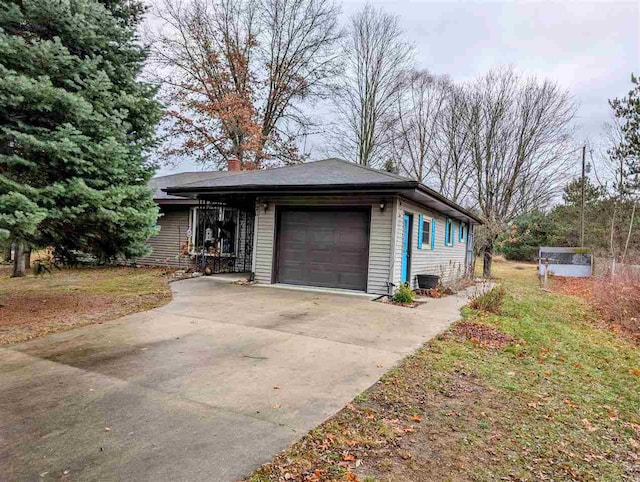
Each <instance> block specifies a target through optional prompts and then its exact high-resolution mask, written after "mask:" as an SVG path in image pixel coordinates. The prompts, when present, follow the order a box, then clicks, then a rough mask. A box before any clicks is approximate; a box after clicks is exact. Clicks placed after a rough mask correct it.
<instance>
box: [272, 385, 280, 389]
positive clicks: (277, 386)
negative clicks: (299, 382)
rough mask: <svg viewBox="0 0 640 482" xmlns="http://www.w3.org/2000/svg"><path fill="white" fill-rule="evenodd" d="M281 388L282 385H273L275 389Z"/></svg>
mask: <svg viewBox="0 0 640 482" xmlns="http://www.w3.org/2000/svg"><path fill="white" fill-rule="evenodd" d="M280 388H281V387H280V385H274V386H273V389H274V390H280Z"/></svg>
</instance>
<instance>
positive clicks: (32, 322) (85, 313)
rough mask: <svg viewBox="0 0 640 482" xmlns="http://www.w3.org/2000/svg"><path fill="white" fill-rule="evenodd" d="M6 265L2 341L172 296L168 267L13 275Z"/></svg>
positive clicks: (1, 286)
mask: <svg viewBox="0 0 640 482" xmlns="http://www.w3.org/2000/svg"><path fill="white" fill-rule="evenodd" d="M9 275H10V268H9V267H8V266H6V265H5V266H2V267H0V345H6V344H9V343H15V342H20V341H26V340H29V339H31V338H35V337H38V336H43V335H46V334H49V333H53V332H57V331H63V330H67V329H70V328H74V327H77V326H82V325H86V324H90V323H102V322H104V321H108V320H112V319H115V318H118V317H120V316H124V315H127V314H130V313H134V312H137V311H143V310H147V309H151V308H154V307H157V306H161V305H163V304H166V303H168V302H169V301H170V300H171V290H170V289H169V282H168V277H167V276H166V274H165V270H163V269H157V268H126V267H108V268H74V269H67V268H64V269H62V270H53V272H52V273H51V274H46V275H44V276H34V275H33V274H29V275H28V276H26V277H23V278H10V277H9Z"/></svg>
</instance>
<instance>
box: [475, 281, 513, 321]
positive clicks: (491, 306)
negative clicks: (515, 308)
mask: <svg viewBox="0 0 640 482" xmlns="http://www.w3.org/2000/svg"><path fill="white" fill-rule="evenodd" d="M506 294H507V292H506V290H505V289H504V288H503V287H502V286H496V287H495V288H492V289H491V290H489V291H487V292H486V293H484V294H482V295H480V296H478V297H476V298H474V299H472V300H471V302H470V303H469V307H471V308H472V309H474V310H480V311H486V312H488V313H495V314H498V313H500V310H501V309H502V302H503V301H504V297H505V295H506Z"/></svg>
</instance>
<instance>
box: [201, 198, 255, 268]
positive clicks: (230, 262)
mask: <svg viewBox="0 0 640 482" xmlns="http://www.w3.org/2000/svg"><path fill="white" fill-rule="evenodd" d="M194 216H195V219H194V221H195V222H194V223H193V224H192V225H193V226H194V227H195V229H194V232H192V233H191V239H192V242H193V252H194V253H195V258H196V259H195V265H196V269H197V270H198V271H200V272H206V271H207V268H209V270H210V271H211V273H247V272H250V271H252V266H251V263H252V259H253V230H254V220H255V204H254V203H237V204H236V203H232V202H217V201H208V200H205V199H202V200H200V201H199V204H198V207H197V209H196V211H195V215H194Z"/></svg>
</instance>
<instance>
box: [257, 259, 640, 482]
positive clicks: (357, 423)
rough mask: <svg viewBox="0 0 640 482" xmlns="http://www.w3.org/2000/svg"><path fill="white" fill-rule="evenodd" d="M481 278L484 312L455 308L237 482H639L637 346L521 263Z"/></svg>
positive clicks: (498, 266)
mask: <svg viewBox="0 0 640 482" xmlns="http://www.w3.org/2000/svg"><path fill="white" fill-rule="evenodd" d="M494 273H495V276H496V277H497V278H498V279H499V280H500V282H501V284H502V285H503V286H504V288H505V289H506V292H507V296H506V297H505V300H504V303H503V306H502V309H501V310H500V312H499V313H498V314H490V313H486V312H482V311H476V310H471V309H469V308H465V309H464V310H463V321H462V322H461V324H459V325H458V326H457V327H455V326H454V328H453V329H452V330H450V331H449V332H447V333H445V334H444V335H442V336H440V337H439V338H437V339H436V340H433V341H432V342H430V343H428V344H426V345H425V346H424V347H423V348H421V349H420V350H419V351H418V352H417V353H416V354H414V355H412V356H410V357H408V358H407V359H405V360H404V361H403V362H402V363H401V364H400V365H399V366H397V367H396V368H394V369H393V370H391V371H390V372H388V373H387V374H386V375H385V376H384V377H383V378H382V380H381V381H380V382H379V383H377V384H376V385H374V386H373V387H371V388H370V389H369V390H368V391H366V392H365V393H363V394H361V395H359V396H358V397H356V399H355V400H354V401H353V402H352V403H351V404H349V405H348V406H347V407H346V408H345V409H343V410H342V411H341V412H340V413H338V414H337V415H336V416H335V417H333V418H331V419H330V420H328V421H327V422H325V423H324V424H323V425H321V426H320V427H318V428H316V429H315V430H313V431H312V432H311V433H309V434H308V435H306V436H305V437H304V438H303V439H302V440H301V441H300V442H298V443H296V444H294V445H293V446H292V447H290V448H289V449H288V450H287V451H285V452H284V453H283V454H281V455H279V456H278V457H276V458H275V459H274V461H273V462H272V463H271V464H267V465H266V466H264V467H262V468H261V469H259V470H258V471H257V472H256V473H255V474H253V476H252V477H251V478H250V479H248V480H250V481H251V482H263V481H274V480H308V481H322V480H350V481H352V482H353V481H356V480H360V481H431V480H434V481H435V480H438V481H439V480H455V481H457V480H460V481H462V480H611V481H614V480H640V413H639V412H640V389H639V387H640V349H639V348H638V347H637V346H636V345H634V344H633V343H631V342H630V341H628V340H626V339H623V338H620V337H619V336H617V335H616V334H615V333H613V332H610V331H607V330H605V329H602V328H601V326H602V325H601V324H599V323H597V321H598V320H597V319H596V317H595V315H594V313H593V312H592V311H591V309H590V308H589V306H588V305H587V304H586V303H585V302H584V301H583V300H581V299H579V298H576V297H571V296H565V295H561V294H556V293H549V292H543V291H540V290H539V289H538V282H537V279H536V270H535V267H534V266H532V265H526V264H515V263H496V264H495V265H494ZM467 328H469V329H467ZM468 332H471V333H472V335H468V336H465V334H466V333H468ZM473 333H479V335H477V336H476V335H473ZM492 333H495V340H493V339H492V340H489V339H487V340H485V339H483V337H485V336H487V337H491V336H492V335H491V334H492ZM496 340H497V341H496ZM494 342H495V343H494Z"/></svg>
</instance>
